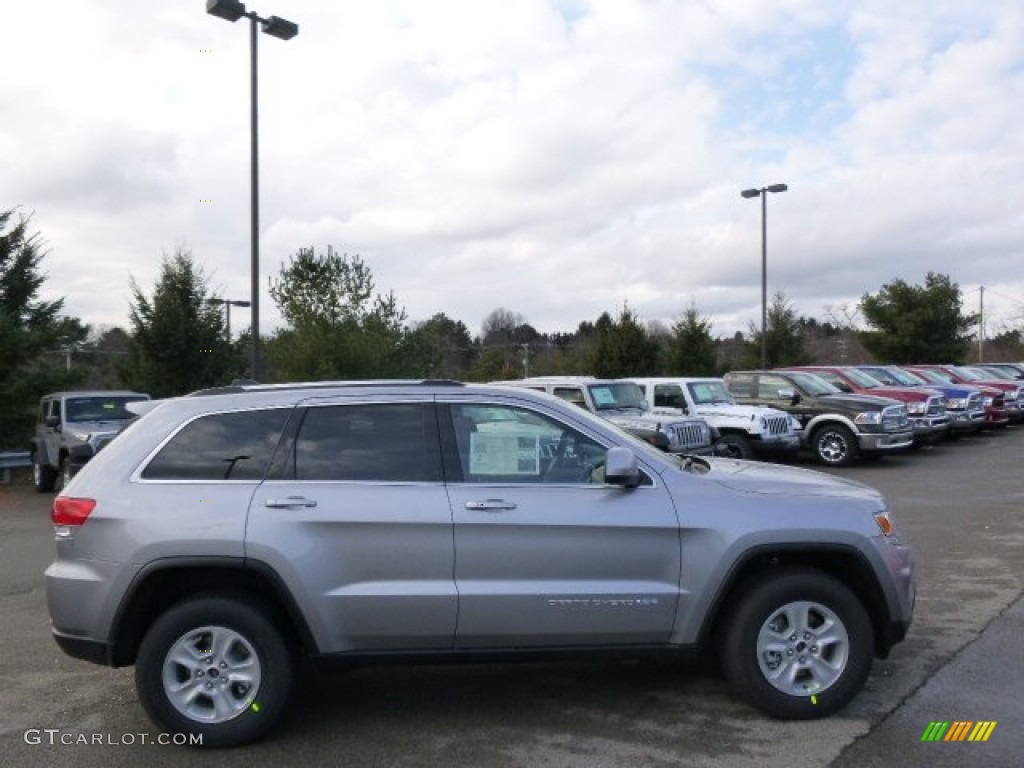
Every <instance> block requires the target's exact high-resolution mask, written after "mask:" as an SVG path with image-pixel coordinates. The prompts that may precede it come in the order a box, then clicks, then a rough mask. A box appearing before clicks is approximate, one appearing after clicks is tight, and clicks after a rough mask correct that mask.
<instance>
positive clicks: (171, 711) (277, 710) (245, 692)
mask: <svg viewBox="0 0 1024 768" xmlns="http://www.w3.org/2000/svg"><path fill="white" fill-rule="evenodd" d="M135 665H136V666H135V685H136V689H137V691H138V694H139V700H140V701H141V702H142V705H143V707H144V708H145V709H146V712H147V713H148V714H149V716H150V717H151V718H152V719H153V720H154V721H155V722H156V723H157V724H158V725H159V726H160V727H161V728H163V729H164V730H165V731H166V732H168V733H183V734H184V733H187V734H193V735H195V736H198V737H201V738H202V744H201V746H204V747H225V746H235V745H238V744H245V743H248V742H250V741H253V740H255V739H257V738H259V737H260V736H261V735H263V733H264V732H266V730H267V729H268V728H270V727H271V726H272V725H273V724H274V722H275V721H276V720H277V719H278V718H279V717H280V715H281V713H282V712H283V710H284V708H285V706H286V704H287V700H288V697H289V693H290V691H291V686H292V681H293V679H294V676H295V670H294V660H293V658H292V655H291V653H290V652H289V649H288V645H287V643H286V642H285V639H284V636H283V635H282V633H281V632H280V631H279V630H278V628H277V627H275V626H274V624H273V622H272V621H271V620H270V619H269V618H268V617H267V615H266V614H265V613H264V612H263V611H262V610H260V609H258V608H257V607H256V606H255V605H254V604H252V603H250V602H248V601H247V600H243V599H239V598H235V597H203V598H197V599H195V600H190V601H188V602H184V603H179V604H177V605H175V606H173V607H171V608H169V609H168V610H167V611H166V612H165V613H164V614H163V615H161V616H160V617H159V618H158V619H157V620H156V621H155V622H154V623H153V625H152V627H150V629H149V631H148V632H147V633H146V635H145V637H144V638H143V640H142V644H141V645H140V646H139V653H138V658H137V659H136V663H135Z"/></svg>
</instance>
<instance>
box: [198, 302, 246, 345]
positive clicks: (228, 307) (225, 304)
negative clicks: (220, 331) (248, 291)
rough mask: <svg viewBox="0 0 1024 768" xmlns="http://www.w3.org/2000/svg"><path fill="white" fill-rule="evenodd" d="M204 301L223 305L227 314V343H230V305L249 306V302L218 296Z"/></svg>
mask: <svg viewBox="0 0 1024 768" xmlns="http://www.w3.org/2000/svg"><path fill="white" fill-rule="evenodd" d="M206 303H207V304H214V305H216V306H220V305H221V304H223V305H224V310H225V312H226V314H227V331H228V333H227V336H228V344H230V343H231V308H232V307H248V306H250V302H248V301H242V300H241V299H218V298H213V299H207V300H206Z"/></svg>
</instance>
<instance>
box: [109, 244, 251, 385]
mask: <svg viewBox="0 0 1024 768" xmlns="http://www.w3.org/2000/svg"><path fill="white" fill-rule="evenodd" d="M131 292H132V300H131V327H132V330H131V341H130V344H129V347H128V355H127V359H126V362H125V365H124V368H123V370H122V378H123V379H124V380H125V382H126V383H127V384H128V386H130V387H131V388H132V389H135V390H138V391H140V392H148V393H149V394H150V395H151V396H152V397H154V398H158V397H173V396H175V395H183V394H186V393H188V392H191V391H194V390H197V389H203V388H205V387H212V386H219V385H223V384H228V383H230V381H231V380H232V379H233V378H235V377H236V376H237V375H238V374H239V373H240V361H239V359H238V356H237V349H236V347H235V346H234V345H232V344H229V343H228V341H227V340H226V339H225V323H224V315H223V313H222V311H221V308H220V307H219V306H216V305H213V304H210V303H209V302H208V301H207V299H209V298H211V296H210V292H209V289H208V287H207V277H206V275H205V274H204V273H203V271H202V270H201V269H200V268H199V267H197V266H196V264H195V262H194V260H193V258H192V254H191V253H190V252H189V251H186V250H180V249H179V250H178V251H176V252H175V253H174V255H173V256H170V257H168V256H164V258H163V262H162V265H161V269H160V277H159V279H158V280H157V283H156V285H155V286H154V289H153V294H152V297H149V296H146V294H145V293H144V292H143V290H142V289H141V288H140V287H139V285H138V284H137V283H136V282H135V279H134V278H132V280H131Z"/></svg>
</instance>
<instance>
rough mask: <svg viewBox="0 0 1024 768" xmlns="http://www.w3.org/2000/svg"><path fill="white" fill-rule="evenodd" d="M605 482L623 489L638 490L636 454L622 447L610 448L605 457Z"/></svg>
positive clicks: (638, 470)
mask: <svg viewBox="0 0 1024 768" xmlns="http://www.w3.org/2000/svg"><path fill="white" fill-rule="evenodd" d="M604 481H605V482H606V483H608V484H609V485H621V486H622V487H623V488H636V487H637V486H638V485H640V468H639V467H638V466H637V463H636V454H635V453H633V452H632V451H631V450H630V449H629V448H623V447H622V446H620V445H616V446H614V447H612V448H609V449H608V453H607V454H605V457H604Z"/></svg>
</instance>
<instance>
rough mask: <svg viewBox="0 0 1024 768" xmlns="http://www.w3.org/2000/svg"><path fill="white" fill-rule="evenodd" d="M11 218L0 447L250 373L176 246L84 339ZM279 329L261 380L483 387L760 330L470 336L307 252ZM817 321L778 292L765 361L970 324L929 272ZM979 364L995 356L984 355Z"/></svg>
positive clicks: (490, 323) (904, 347) (676, 371)
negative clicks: (104, 397)
mask: <svg viewBox="0 0 1024 768" xmlns="http://www.w3.org/2000/svg"><path fill="white" fill-rule="evenodd" d="M29 225H30V220H29V218H27V217H25V216H23V215H21V214H20V213H19V212H18V211H17V210H13V209H12V210H8V211H5V212H0V447H8V448H11V447H13V448H22V447H24V445H25V444H26V441H27V439H28V436H29V435H30V434H31V430H32V422H33V419H34V413H35V409H36V405H37V403H38V399H39V397H40V396H41V395H43V394H45V393H46V392H49V391H53V390H58V389H66V388H99V389H113V388H126V389H134V390H137V391H141V392H148V393H149V394H150V395H152V396H153V397H168V396H174V395H180V394H184V393H187V392H190V391H194V390H197V389H202V388H206V387H211V386H218V385H223V384H226V383H229V382H230V381H232V380H233V379H236V378H244V377H248V376H250V375H251V372H250V371H248V348H249V336H248V331H247V330H246V331H244V332H243V333H241V334H240V335H238V336H237V337H235V338H231V339H229V338H228V337H227V334H226V331H227V329H226V327H225V321H226V318H225V316H224V312H223V308H222V307H221V306H218V305H216V304H214V303H211V301H210V300H211V299H214V298H217V296H216V294H215V292H214V290H213V289H212V287H211V281H210V277H209V276H208V275H207V274H206V272H205V271H204V269H203V268H202V266H201V265H200V264H199V263H197V261H196V259H195V258H194V257H193V255H192V254H191V253H190V252H189V251H187V250H184V249H179V250H177V251H176V252H174V253H173V254H170V255H165V256H164V257H163V259H162V263H161V268H160V273H159V276H158V278H157V280H156V282H155V284H154V285H153V286H152V287H151V289H149V290H147V289H146V288H144V287H143V286H141V285H139V284H138V283H137V282H136V281H135V280H134V278H133V279H132V280H131V281H130V285H129V290H130V315H129V327H128V328H127V329H122V328H112V329H106V330H104V331H102V332H96V331H93V329H90V328H89V327H88V326H87V325H85V324H84V323H82V322H81V321H80V320H79V319H77V318H73V317H68V316H67V315H65V314H64V312H63V300H55V301H43V300H41V299H40V298H39V293H40V289H41V288H42V286H43V284H44V282H45V277H44V276H43V272H42V269H41V261H42V259H43V257H44V255H45V254H44V251H43V247H42V240H41V237H40V235H39V234H38V233H32V232H30V226H29ZM269 291H270V296H271V299H272V300H273V301H274V303H275V304H276V305H277V307H278V309H279V310H280V312H281V315H282V317H283V318H284V321H285V326H284V327H283V328H281V329H279V330H277V331H275V332H274V333H272V334H270V335H267V336H265V337H263V338H261V340H260V341H261V348H262V350H263V359H264V361H265V363H264V370H262V371H261V372H260V378H261V380H263V381H268V382H283V381H309V380H322V379H371V378H446V379H458V380H466V381H492V380H500V379H512V378H521V377H523V376H528V375H529V376H532V375H548V374H591V375H596V376H601V377H610V378H611V377H621V376H656V375H691V376H700V375H711V376H715V375H720V374H721V373H723V372H724V371H726V370H731V369H740V368H751V367H758V366H759V365H760V351H761V331H760V327H759V326H755V324H754V323H750V326H749V329H748V332H747V333H746V334H744V333H736V334H734V335H733V336H729V337H720V336H716V335H715V333H714V330H713V326H712V322H711V320H710V319H709V318H708V317H707V316H705V315H704V314H702V313H701V311H700V310H699V309H698V307H697V306H696V305H695V304H691V305H690V306H689V307H687V308H685V309H683V310H682V312H681V313H680V315H679V318H678V319H677V320H676V321H675V322H673V323H672V324H671V325H666V324H664V323H660V322H646V323H645V322H644V321H643V320H642V319H641V317H640V316H639V315H638V314H637V313H636V311H635V310H634V309H633V308H631V307H630V306H628V305H625V306H623V307H622V308H621V309H619V310H618V311H616V312H615V313H609V312H604V313H602V314H601V315H600V316H599V317H597V318H596V319H594V320H592V321H591V320H584V321H581V322H580V323H579V325H578V326H577V327H576V329H575V330H572V331H568V332H559V333H541V332H539V331H537V330H536V329H535V328H534V327H533V326H532V325H530V323H529V322H528V320H527V318H526V317H524V316H523V315H521V314H519V313H517V312H515V311H514V310H512V309H509V308H507V307H498V308H495V309H494V310H493V311H492V312H491V313H490V314H488V315H487V317H486V318H485V319H484V321H483V324H482V327H481V330H480V332H479V333H478V334H476V335H474V334H472V333H471V332H470V330H469V328H467V326H466V325H465V324H464V323H463V322H462V321H461V320H457V319H454V318H452V317H449V316H448V315H447V314H445V313H444V312H438V313H436V314H434V315H433V316H432V317H430V318H428V319H427V320H423V321H418V322H410V321H409V319H408V316H407V313H406V311H405V309H404V308H403V307H402V306H401V304H400V303H399V301H398V299H397V297H396V296H395V295H394V293H393V292H387V293H381V292H379V291H378V290H377V287H376V284H375V281H374V277H373V273H372V270H371V268H370V266H369V265H368V264H367V263H366V261H365V260H364V259H362V257H360V256H359V255H353V256H349V255H347V254H343V253H339V252H338V251H337V250H335V249H334V248H333V247H331V246H328V247H327V248H326V250H320V251H318V250H316V249H315V248H314V247H308V248H300V249H299V250H298V251H297V252H296V253H295V254H294V255H292V256H291V257H290V258H289V259H288V261H287V262H286V263H285V264H284V265H283V266H282V267H281V268H280V270H279V272H278V274H277V275H274V276H272V277H271V278H270V280H269ZM827 315H828V316H827V317H826V319H824V320H821V321H819V320H817V319H814V318H807V317H803V316H800V315H798V314H797V313H796V312H795V310H794V309H793V307H792V304H791V303H790V301H789V300H788V299H787V298H786V296H785V294H783V293H781V292H780V293H777V294H775V296H774V297H773V299H772V302H771V304H770V306H769V307H768V322H767V349H768V361H769V365H770V366H778V365H799V364H805V363H812V362H832V363H842V362H849V363H858V362H873V361H880V362H962V361H965V360H966V359H967V358H968V356H969V353H970V351H971V347H972V339H974V338H975V329H976V327H977V325H978V317H977V316H976V315H974V314H969V313H965V312H964V311H963V307H962V296H961V293H960V289H959V286H958V285H956V284H955V283H953V282H952V281H951V280H950V278H949V277H948V276H945V275H940V274H934V273H929V274H928V275H927V276H926V277H925V281H924V284H923V285H912V284H908V283H906V282H905V281H903V280H901V279H896V280H893V281H892V282H891V283H888V284H886V285H883V286H882V287H881V288H880V289H879V290H878V292H876V293H874V294H867V293H866V294H864V296H863V297H862V299H861V301H860V303H859V304H858V305H857V307H855V308H853V309H850V308H847V307H841V308H839V309H838V310H832V309H829V310H828V312H827ZM992 345H993V349H998V350H1001V353H1002V354H1003V355H1005V357H1004V358H1003V359H1015V360H1020V359H1022V358H1024V354H1022V352H1024V345H1022V339H1021V337H1020V332H1019V331H1008V332H1006V333H1005V334H1003V335H1002V336H1001V337H997V338H996V339H993V340H992ZM987 359H995V357H994V356H989V357H988V358H987Z"/></svg>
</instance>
